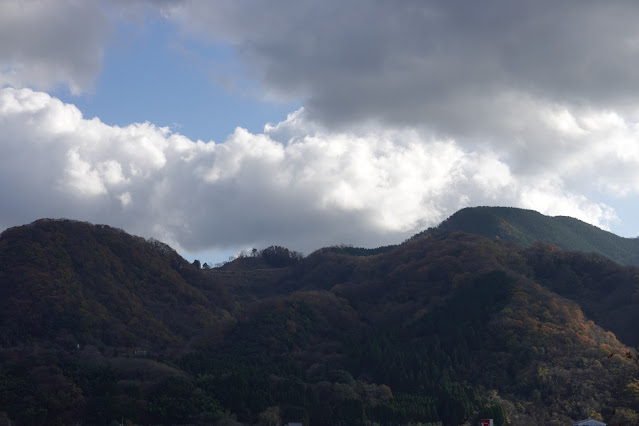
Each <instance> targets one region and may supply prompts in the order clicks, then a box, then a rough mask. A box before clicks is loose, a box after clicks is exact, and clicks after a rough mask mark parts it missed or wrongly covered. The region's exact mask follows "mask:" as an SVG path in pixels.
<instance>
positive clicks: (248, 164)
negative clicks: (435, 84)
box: [0, 88, 639, 252]
mask: <svg viewBox="0 0 639 426" xmlns="http://www.w3.org/2000/svg"><path fill="white" fill-rule="evenodd" d="M540 114H541V115H542V116H543V117H545V121H543V123H546V124H545V131H547V132H554V133H555V134H556V135H564V137H566V138H568V137H576V136H574V135H579V136H580V138H581V139H580V140H586V141H589V142H588V143H585V144H583V145H582V147H581V148H579V146H578V145H577V144H573V145H571V146H572V148H571V149H573V150H575V149H576V150H577V151H576V154H575V155H577V156H582V157H583V158H584V162H583V163H582V164H583V167H582V168H576V167H574V168H571V167H569V166H570V161H571V160H570V159H566V160H564V161H563V162H561V161H559V162H558V166H559V167H558V168H557V170H556V171H555V172H553V173H549V172H547V171H544V172H540V173H537V174H534V173H531V172H530V171H529V170H527V169H525V168H523V167H522V168H516V167H513V166H512V165H511V164H509V163H508V162H507V161H505V159H504V158H503V157H502V156H500V154H498V153H497V152H495V151H491V150H489V149H483V148H478V149H476V150H469V149H467V148H465V147H464V146H462V145H460V144H459V143H458V142H457V141H455V140H453V139H441V138H439V137H437V135H436V134H432V133H426V132H424V131H421V130H415V129H405V128H394V129H392V128H388V127H385V128H379V129H373V128H366V129H364V128H362V129H359V130H356V131H349V132H344V131H330V130H328V129H326V128H325V127H321V126H318V125H317V123H316V122H314V121H312V120H311V121H309V120H308V119H307V118H306V113H305V111H304V110H303V109H301V110H299V111H297V112H295V113H293V114H291V115H289V117H288V118H287V119H286V120H285V121H283V122H281V123H279V124H277V125H268V126H266V127H265V131H264V133H262V134H253V133H250V132H248V131H246V130H244V129H241V128H238V129H236V130H235V132H234V133H233V134H232V135H230V136H229V138H228V139H227V140H226V141H224V142H223V143H219V144H213V143H204V142H202V141H192V140H190V139H188V138H186V137H184V136H182V135H180V134H177V133H172V132H171V131H170V130H169V129H167V128H161V127H157V126H154V125H152V124H150V123H141V124H140V123H136V124H131V125H129V126H126V127H117V126H108V125H106V124H104V123H102V122H100V121H99V120H98V119H95V118H94V119H90V120H87V119H85V118H83V117H82V114H81V112H80V111H79V110H78V109H77V108H76V107H74V106H73V105H69V104H64V103H62V102H61V101H59V100H58V99H56V98H53V97H51V96H49V95H47V94H45V93H42V92H35V91H32V90H29V89H12V88H4V89H1V90H0V135H1V136H0V149H1V150H2V155H1V156H0V179H2V181H3V182H5V184H4V185H2V186H1V187H0V197H1V199H2V200H3V208H2V209H0V226H1V227H7V226H12V225H17V224H21V223H25V222H27V221H30V220H34V219H36V218H38V217H43V216H48V217H70V218H76V219H82V220H89V221H92V222H98V223H109V224H111V225H115V226H120V227H122V228H124V229H126V230H127V231H129V232H133V233H136V234H140V235H143V236H147V237H150V236H153V237H155V238H160V239H162V240H165V241H167V242H169V243H170V244H174V245H176V246H177V247H178V248H180V249H183V250H188V251H192V252H194V251H201V250H206V249H229V248H231V249H232V248H238V247H239V248H243V247H248V246H252V245H254V246H258V247H259V246H264V245H266V244H282V245H286V246H289V247H291V248H293V249H297V250H302V251H310V250H313V249H316V248H319V247H321V246H324V245H328V244H337V243H352V244H356V245H365V246H377V245H381V244H389V243H396V242H399V241H401V240H402V239H404V238H406V237H408V236H410V235H412V234H413V233H415V232H419V231H421V230H423V229H424V228H426V227H428V226H434V225H437V224H438V223H439V222H440V221H441V220H443V219H445V218H446V217H447V216H448V215H450V214H452V213H453V212H454V211H456V210H457V209H459V208H462V207H465V206H467V205H486V204H490V205H514V206H522V207H528V208H534V209H537V210H540V211H541V212H543V213H547V214H567V215H571V216H575V217H578V218H581V219H583V220H586V221H588V222H590V223H594V224H596V225H599V226H604V227H605V226H607V225H608V224H609V223H610V221H611V220H614V219H615V215H614V211H613V210H612V209H611V208H610V207H608V206H606V205H603V204H601V203H597V202H596V201H593V200H592V199H589V198H587V197H586V196H584V195H582V191H581V188H580V187H579V182H580V181H581V180H583V178H584V173H590V171H589V168H594V167H605V169H604V170H603V173H601V176H602V177H601V182H600V183H601V185H602V186H606V185H613V184H615V183H618V182H619V181H620V179H621V178H623V179H626V180H627V181H632V182H634V186H629V187H627V188H626V190H628V191H632V192H633V193H637V192H639V157H638V156H637V155H636V153H635V154H633V156H625V155H622V154H623V152H624V150H626V149H627V148H628V144H629V142H628V141H630V140H632V139H633V138H636V131H637V129H636V128H635V126H634V125H633V124H632V123H628V122H626V121H624V120H623V119H620V118H616V117H614V116H611V115H610V114H609V113H606V112H605V111H602V112H596V111H595V112H592V113H591V114H589V115H588V114H586V115H579V114H577V112H575V111H572V110H567V109H558V110H548V111H543V112H542V113H540ZM540 122H542V121H540ZM584 138H585V139H584ZM596 141H600V142H596ZM549 149H555V150H556V151H558V152H560V151H561V150H562V149H563V147H562V146H560V144H557V146H556V147H555V148H553V147H552V146H549ZM611 153H615V154H616V155H611ZM602 159H606V160H607V163H604V164H603V165H602V164H601V160H602ZM621 166H623V167H621ZM561 170H565V172H564V173H562V172H560V171H561ZM584 170H585V171H584ZM615 173H616V174H617V175H615ZM606 176H610V177H609V178H606Z"/></svg>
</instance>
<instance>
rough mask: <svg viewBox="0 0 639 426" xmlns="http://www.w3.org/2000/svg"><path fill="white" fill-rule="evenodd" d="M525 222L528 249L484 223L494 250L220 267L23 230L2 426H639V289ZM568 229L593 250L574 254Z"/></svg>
mask: <svg viewBox="0 0 639 426" xmlns="http://www.w3.org/2000/svg"><path fill="white" fill-rule="evenodd" d="M514 210H516V209H514ZM514 210H513V211H507V212H508V214H511V215H514V216H517V215H520V216H521V217H531V218H533V219H534V220H533V219H530V220H528V221H527V222H525V223H526V224H527V225H526V226H524V225H522V222H521V220H520V219H518V220H519V222H518V223H519V225H518V228H517V229H519V230H521V229H526V230H527V231H526V232H527V234H526V235H528V236H527V237H526V238H523V237H520V238H519V239H518V240H517V239H515V238H510V239H509V238H506V237H504V235H505V234H503V233H501V234H496V233H492V230H490V229H489V227H488V225H481V226H479V225H477V224H485V223H487V222H486V220H487V219H486V217H488V218H489V220H488V222H490V223H493V222H492V221H493V219H494V218H495V217H502V218H503V217H505V214H504V211H503V210H500V209H497V210H495V212H493V213H494V214H491V212H490V209H487V208H483V209H479V210H473V209H470V210H469V211H462V212H464V213H463V221H462V222H463V223H465V224H466V225H468V226H470V225H473V226H479V228H482V229H483V230H484V231H486V230H488V231H486V232H479V230H477V229H475V230H474V231H475V232H471V231H473V229H466V230H460V229H453V228H459V225H458V224H459V223H460V219H459V217H455V215H454V216H453V217H452V218H450V219H449V220H448V221H446V222H444V224H442V226H440V227H439V228H437V229H431V230H428V231H425V232H423V233H420V234H418V235H416V236H414V237H413V238H410V239H409V240H407V241H405V242H404V243H402V244H398V245H396V246H388V247H381V248H379V249H363V248H361V249H360V248H354V247H350V246H336V247H328V248H324V249H320V250H317V251H316V252H314V253H311V254H309V255H308V256H303V255H301V254H300V253H297V252H295V251H292V250H289V249H286V248H284V247H278V246H271V247H267V248H265V249H262V250H254V251H252V252H250V253H246V254H245V255H243V256H241V257H240V258H238V259H235V260H234V261H232V262H229V263H226V264H224V265H222V266H220V267H215V268H211V267H208V265H207V267H203V266H202V265H200V262H199V261H197V262H193V263H191V262H188V261H186V260H185V259H183V258H182V257H181V256H179V255H178V254H177V253H176V252H175V251H174V250H173V249H171V248H170V247H169V246H167V245H165V244H163V243H161V242H158V241H154V240H151V241H149V240H145V239H143V238H140V237H135V236H131V235H128V234H126V233H125V232H124V231H122V230H119V229H116V228H112V227H109V226H105V225H92V224H88V223H84V222H77V221H71V220H51V219H43V220H39V221H36V222H34V223H32V224H29V225H25V226H21V227H16V228H11V229H8V230H6V231H4V232H3V233H2V234H1V236H0V292H1V293H2V294H1V297H0V304H1V305H0V306H1V308H2V309H1V310H0V345H1V346H0V424H9V423H10V424H12V425H55V424H59V425H67V424H76V423H77V424H90V425H111V424H120V422H124V423H126V424H140V425H147V424H182V425H183V424H217V425H237V424H262V425H269V424H277V423H280V424H282V423H284V424H285V423H286V422H293V421H296V422H303V423H304V424H305V425H358V424H361V425H364V424H367V425H371V424H380V425H388V424H393V425H400V424H405V425H408V424H422V425H425V424H432V425H435V424H441V425H460V424H476V422H477V421H478V420H479V419H480V418H493V419H495V424H496V425H508V424H510V425H540V424H544V425H565V424H571V423H570V422H571V421H573V420H578V419H582V418H586V417H593V418H599V419H602V420H604V421H606V422H608V423H609V424H637V423H639V415H638V414H637V413H638V412H639V357H638V356H637V351H636V349H635V348H636V347H637V346H639V331H638V330H639V329H637V328H636V327H635V324H636V323H637V322H636V320H637V319H639V270H638V269H637V268H635V267H633V266H624V265H622V264H620V263H616V261H619V259H618V258H614V256H612V255H608V257H605V256H603V255H602V253H605V252H606V250H608V249H607V248H606V246H605V244H603V243H601V241H600V236H601V235H603V234H600V233H599V231H601V230H599V231H597V229H596V228H595V230H591V231H592V235H590V234H588V233H586V232H584V231H583V229H586V228H583V226H582V225H576V224H575V223H576V222H575V221H576V220H575V219H570V220H568V218H566V219H563V218H552V219H553V221H552V223H553V224H554V225H553V227H551V228H550V229H549V228H548V227H547V226H546V225H544V223H545V222H544V221H545V219H543V218H541V219H540V218H539V217H538V216H537V215H538V214H537V213H534V212H533V213H530V212H528V211H522V212H515V211H514ZM473 211H474V212H475V213H477V214H478V216H477V217H475V218H473V217H472V214H471V213H472V212H473ZM457 215H460V213H458V214H457ZM540 216H541V215H540ZM555 219H558V220H557V221H555ZM494 220H496V221H497V223H498V224H501V225H497V226H496V228H494V229H501V228H504V227H506V225H503V223H502V222H500V220H501V219H499V220H497V219H494ZM577 222H578V221H577ZM452 223H457V225H455V226H453V225H451V224H452ZM508 223H513V222H508ZM562 224H563V225H562ZM584 225H585V224H584ZM491 226H492V225H491ZM513 226H514V225H513ZM587 226H589V225H587ZM447 227H450V229H447ZM500 227H501V228H500ZM580 227H581V228H580ZM582 228H583V229H582ZM571 229H573V230H574V229H577V230H578V231H575V232H576V233H577V234H579V235H580V238H581V240H580V242H579V244H582V245H581V246H580V247H582V249H579V251H576V250H577V249H574V248H573V251H566V250H564V249H562V248H560V246H559V244H557V240H560V239H562V238H564V237H565V236H566V235H572V234H571V232H573V231H570V230H571ZM512 232H513V233H515V234H516V232H515V231H512ZM517 232H519V231H517ZM521 232H523V231H521ZM601 232H604V231H601ZM486 233H489V234H491V233H492V235H485V234H486ZM547 234H552V235H551V236H552V238H546V237H547ZM589 235H590V236H589ZM611 235H612V234H611ZM495 236H499V238H494V237H495ZM615 237H616V236H612V237H610V238H611V241H615V240H614V238H615ZM574 238H576V237H574ZM616 238H620V237H616ZM571 241H572V240H571ZM575 241H576V240H575ZM583 241H586V242H587V244H586V243H584V242H583ZM566 244H568V246H570V244H573V245H574V244H576V243H575V242H574V241H572V242H569V243H566ZM617 245H618V244H617ZM591 247H594V248H595V249H591ZM624 250H625V249H624ZM628 250H630V249H628ZM628 253H630V251H628ZM635 253H636V252H635ZM613 259H616V261H614V260H613ZM626 259H631V257H627V258H626ZM621 263H632V262H631V261H626V262H621Z"/></svg>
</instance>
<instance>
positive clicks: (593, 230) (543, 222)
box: [437, 207, 639, 266]
mask: <svg viewBox="0 0 639 426" xmlns="http://www.w3.org/2000/svg"><path fill="white" fill-rule="evenodd" d="M437 229H439V230H442V231H448V232H450V231H462V232H468V233H471V234H477V235H483V236H485V237H488V238H493V239H494V238H499V239H504V240H508V241H513V242H517V243H521V244H523V245H526V246H529V245H531V244H533V243H535V242H537V241H544V242H548V243H552V244H555V245H557V246H559V247H560V248H562V249H564V250H572V251H583V252H588V253H597V254H601V255H603V256H606V257H609V258H610V259H612V260H614V261H615V262H618V263H621V264H622V265H635V266H639V238H623V237H619V236H618V235H615V234H613V233H611V232H608V231H604V230H602V229H600V228H597V227H596V226H593V225H590V224H588V223H585V222H582V221H580V220H577V219H574V218H572V217H566V216H556V217H550V216H545V215H542V214H541V213H538V212H536V211H534V210H524V209H518V208H513V207H472V208H465V209H462V210H460V211H458V212H457V213H455V214H453V215H452V216H451V217H449V218H448V219H446V220H445V221H444V222H443V223H442V224H441V225H439V227H438V228H437Z"/></svg>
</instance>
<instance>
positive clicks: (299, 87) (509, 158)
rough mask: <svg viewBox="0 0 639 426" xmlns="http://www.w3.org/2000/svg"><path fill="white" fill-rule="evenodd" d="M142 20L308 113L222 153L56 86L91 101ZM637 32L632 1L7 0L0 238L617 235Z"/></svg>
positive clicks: (326, 240) (301, 241) (241, 136)
mask: <svg viewBox="0 0 639 426" xmlns="http://www.w3.org/2000/svg"><path fill="white" fill-rule="evenodd" d="M54 3H55V4H54ZM148 13H151V14H153V16H155V18H154V19H157V18H158V17H162V18H161V19H165V20H167V21H168V22H170V23H172V24H174V25H175V28H176V36H175V37H176V40H177V41H178V42H179V41H180V40H182V41H184V40H188V41H189V42H191V43H192V42H194V41H195V42H197V43H201V44H204V45H205V44H207V43H218V44H223V45H229V46H231V47H232V48H233V49H235V51H236V53H237V58H238V60H241V61H242V64H243V68H244V69H245V70H246V74H245V75H240V76H237V78H240V79H254V80H255V81H257V83H258V85H259V87H260V88H261V93H260V96H261V97H266V98H272V99H294V98H301V99H303V100H304V101H303V103H304V108H302V109H300V110H298V111H295V112H292V113H291V114H290V115H289V117H288V118H287V119H286V120H285V121H283V122H281V123H279V124H274V125H267V126H266V127H265V129H264V132H263V133H261V134H252V133H249V132H248V131H246V130H243V129H241V128H238V129H237V130H236V131H235V132H234V133H233V134H232V135H230V136H229V138H228V139H227V140H226V141H222V142H221V143H217V144H215V143H212V142H211V143H204V142H202V141H192V140H189V139H188V138H186V137H184V136H182V135H180V134H177V133H173V132H171V131H170V130H169V129H167V128H158V127H156V126H154V125H153V124H152V123H145V124H135V123H133V124H131V125H129V126H126V127H113V126H108V125H106V124H104V123H102V122H101V121H100V120H99V119H97V118H96V119H92V120H87V119H85V118H83V116H82V113H81V111H79V110H78V109H77V108H76V107H74V106H73V105H68V104H63V103H62V102H61V101H59V100H58V99H56V98H54V97H52V96H50V95H48V94H47V93H46V92H45V91H47V90H50V89H52V88H54V87H56V86H59V85H64V86H66V87H68V88H69V90H71V91H72V92H74V93H80V92H83V91H90V90H91V89H92V85H93V82H94V81H95V79H96V78H97V76H98V74H99V72H100V69H101V64H102V60H103V51H104V49H105V46H107V44H108V40H109V34H111V33H112V32H113V31H114V30H115V27H116V26H117V24H118V22H121V21H122V20H131V19H140V16H144V15H145V14H148ZM636 22H639V5H635V3H630V2H621V1H619V2H615V1H609V2H605V3H598V2H597V3H596V2H583V1H564V2H561V3H556V2H546V1H539V2H528V1H526V2H524V1H514V2H513V1H505V0H503V1H494V0H491V1H486V2H458V1H397V2H390V1H381V0H380V1H363V0H362V1H359V0H354V1H349V2H337V1H334V0H324V1H302V2H283V1H279V0H273V1H269V2H261V1H246V0H228V1H225V0H220V1H216V2H205V1H179V0H176V1H162V2H144V1H138V2H135V4H134V5H133V6H131V3H129V2H121V1H115V0H113V1H108V2H98V1H86V2H78V1H73V0H64V1H59V2H58V1H56V2H53V1H40V2H14V3H12V2H9V3H3V5H2V6H0V40H1V41H0V84H2V85H4V87H3V88H2V89H0V149H1V151H2V155H1V156H0V179H2V182H4V183H3V185H2V186H0V197H2V198H0V199H2V200H3V203H2V207H1V208H0V228H4V227H7V226H12V225H17V224H22V223H25V222H28V221H31V220H34V219H36V218H39V217H46V216H49V217H70V218H76V219H82V220H89V221H91V222H99V223H108V224H111V225H114V226H120V227H122V228H124V229H126V230H127V231H129V232H133V233H136V234H140V235H144V236H153V237H155V238H159V239H162V240H164V241H166V242H168V243H170V244H172V245H176V246H177V247H178V248H180V249H182V250H186V251H190V252H197V251H202V250H207V249H211V248H213V249H229V248H245V247H250V246H258V247H261V246H264V245H267V244H282V245H286V246H289V247H291V248H293V249H297V250H302V251H310V250H313V249H316V248H319V247H321V246H323V245H327V244H336V243H352V244H356V245H365V246H378V245H382V244H389V243H396V242H399V241H401V240H402V239H403V238H406V237H408V236H410V235H411V234H413V233H415V232H419V231H421V230H422V229H424V228H426V227H428V226H434V225H436V224H438V223H439V222H440V221H441V220H443V219H445V218H446V217H447V216H449V215H450V214H452V213H454V212H455V211H456V210H458V209H459V208H462V207H465V206H470V205H511V206H519V207H525V208H532V209H535V210H538V211H540V212H542V213H546V214H564V215H570V216H574V217H578V218H580V219H582V220H585V221H588V222H590V223H593V224H595V225H598V226H601V227H604V228H607V227H609V226H610V224H611V223H613V222H614V221H615V220H616V214H615V211H614V209H613V208H612V207H610V206H608V205H606V204H604V203H602V202H601V201H599V200H600V199H602V198H603V197H608V198H610V197H622V198H626V199H627V198H632V197H634V198H636V197H637V194H639V144H638V143H637V140H639V139H638V136H639V127H638V125H637V122H638V121H639V98H637V93H639V91H638V90H637V89H639V73H637V72H636V70H637V69H638V68H639V27H638V26H637V25H636ZM9 35H11V37H9ZM10 40H11V41H10ZM43 40H45V41H44V42H43ZM238 69H239V68H238ZM43 70H46V71H47V72H44V71H43ZM49 71H50V72H49ZM213 77H214V76H213ZM214 80H215V78H212V81H214ZM158 90H161V88H159V89H158ZM167 101H170V100H167Z"/></svg>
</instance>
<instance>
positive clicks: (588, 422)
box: [572, 417, 606, 426]
mask: <svg viewBox="0 0 639 426" xmlns="http://www.w3.org/2000/svg"><path fill="white" fill-rule="evenodd" d="M572 426H606V424H605V423H604V422H600V421H599V420H595V419H591V418H590V417H588V418H587V419H585V420H579V421H578V422H574V423H573V424H572Z"/></svg>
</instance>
